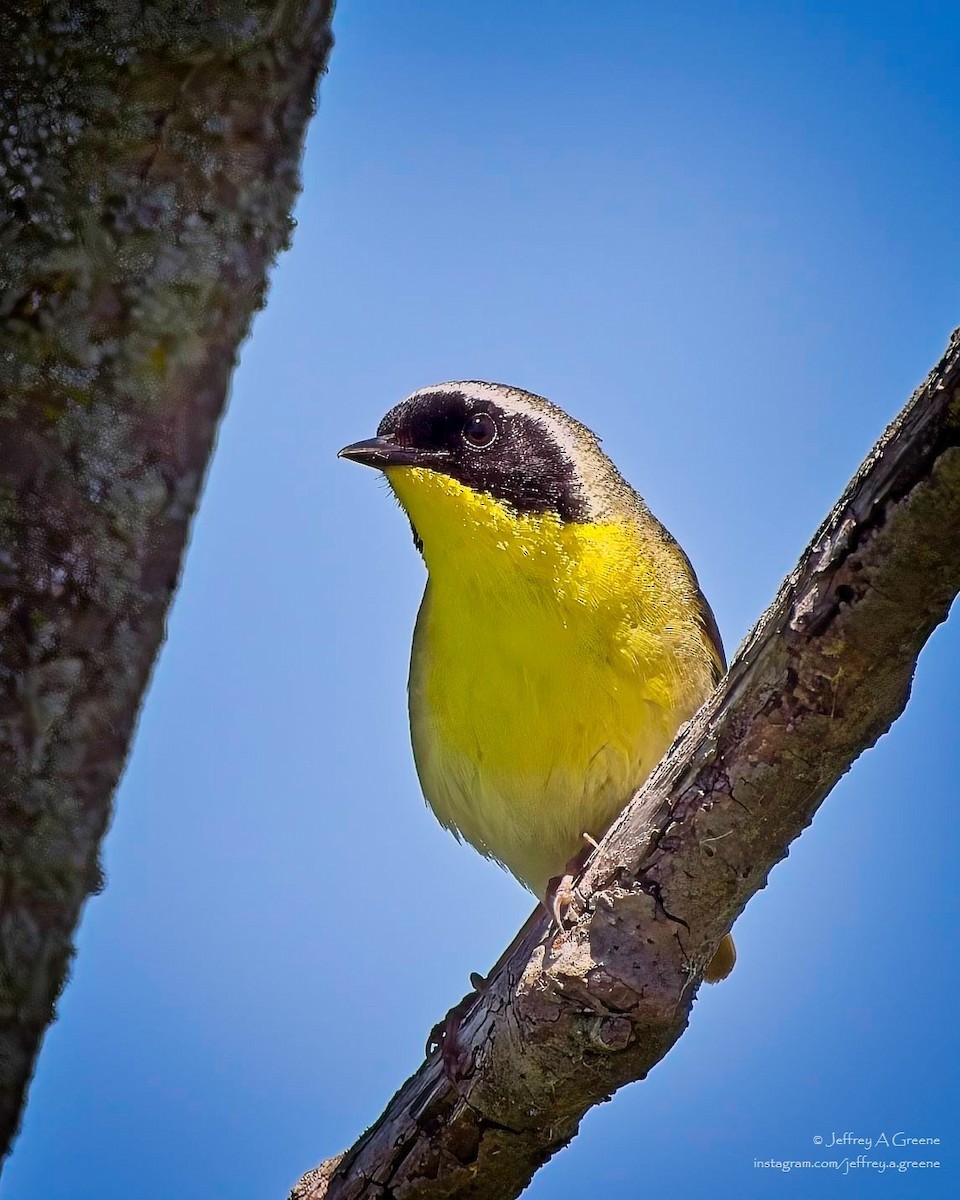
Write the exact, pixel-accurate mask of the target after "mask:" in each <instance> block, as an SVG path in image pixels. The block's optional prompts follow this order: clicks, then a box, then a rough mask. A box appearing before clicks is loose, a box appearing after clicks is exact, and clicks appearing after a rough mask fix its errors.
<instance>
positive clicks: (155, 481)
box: [0, 0, 333, 1157]
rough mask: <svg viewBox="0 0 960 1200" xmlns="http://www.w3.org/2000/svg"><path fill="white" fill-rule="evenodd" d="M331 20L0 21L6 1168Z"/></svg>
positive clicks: (35, 8) (141, 14)
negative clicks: (12, 1140)
mask: <svg viewBox="0 0 960 1200" xmlns="http://www.w3.org/2000/svg"><path fill="white" fill-rule="evenodd" d="M332 8H333V0H229V2H227V3H221V4H197V3H195V0H154V2H152V3H146V4H141V3H137V4H133V3H116V2H113V0H92V2H89V3H84V4H76V3H68V2H66V0H31V2H30V3H23V4H14V5H4V6H3V12H2V14H0V1157H2V1155H3V1154H5V1153H6V1151H7V1149H8V1148H9V1145H10V1142H11V1139H12V1138H13V1136H14V1134H15V1132H16V1129H17V1126H18V1124H19V1120H20V1114H21V1110H22V1106H23V1102H24V1096H25V1091H26V1087H27V1084H28V1082H29V1079H30V1076H31V1073H32V1071H33V1065H34V1062H35V1059H36V1055H37V1052H38V1049H39V1046H40V1040H41V1038H42V1036H43V1033H44V1030H45V1029H46V1027H47V1025H48V1024H49V1023H50V1021H51V1020H52V1019H53V1016H54V1005H55V1002H56V999H57V996H58V994H59V992H60V989H61V987H62V986H63V982H64V979H65V976H66V973H67V969H68V965H69V962H70V957H71V955H72V953H73V948H72V936H73V931H74V928H75V926H76V924H77V921H78V919H79V916H80V911H81V908H82V905H83V902H84V900H85V899H86V897H87V896H88V895H89V894H90V893H91V892H92V891H94V890H96V889H97V887H98V886H99V879H100V872H99V866H98V849H99V843H100V839H101V838H102V836H103V833H104V831H105V829H106V827H107V824H108V821H109V818H110V804H111V796H112V793H113V790H114V787H115V786H116V783H117V780H118V778H119V776H120V772H121V770H122V768H123V763H124V759H125V756H126V753H127V749H128V747H129V744H130V739H131V736H132V734H133V729H134V724H135V721H136V716H137V711H138V707H139V704H140V700H141V697H142V695H143V691H144V688H145V686H146V683H147V679H148V676H149V673H150V668H151V666H152V664H153V661H154V658H155V656H156V653H157V650H158V648H159V646H160V642H161V640H162V638H163V631H164V620H165V616H166V611H167V608H168V605H169V603H170V599H171V596H172V594H173V591H174V587H175V585H176V581H177V577H178V574H179V570H180V562H181V557H182V554H183V549H184V545H185V542H186V537H187V532H188V527H189V522H190V518H191V515H192V513H193V510H194V506H195V504H196V501H197V496H198V494H199V490H200V487H201V484H202V481H203V475H204V471H205V468H206V463H207V459H208V457H209V454H210V451H211V448H212V445H213V440H214V436H215V433H216V428H217V422H218V420H219V417H220V414H221V412H222V410H223V406H224V403H225V400H226V394H227V387H228V383H229V380H230V375H231V372H232V370H233V366H234V363H235V361H236V355H237V348H238V346H239V344H240V342H241V341H242V340H243V338H244V337H245V336H246V333H247V330H248V328H249V325H250V320H251V317H252V316H253V313H254V312H255V311H256V310H257V308H258V307H260V305H261V304H262V303H263V299H264V294H265V289H266V276H267V271H268V269H269V267H270V264H271V263H272V261H273V259H274V257H275V255H276V254H277V252H278V250H280V249H282V248H283V247H285V246H286V244H287V242H288V239H289V236H290V230H291V221H290V210H291V208H292V206H293V202H294V200H295V198H296V194H297V191H298V187H299V163H300V154H301V148H302V140H303V133H304V129H305V127H306V123H307V121H308V119H309V117H310V115H311V113H312V111H313V103H314V92H315V87H316V81H317V77H318V74H319V72H320V71H321V70H322V69H323V68H324V65H325V63H326V60H327V56H328V54H329V51H330V46H331V33H330V21H331V15H332Z"/></svg>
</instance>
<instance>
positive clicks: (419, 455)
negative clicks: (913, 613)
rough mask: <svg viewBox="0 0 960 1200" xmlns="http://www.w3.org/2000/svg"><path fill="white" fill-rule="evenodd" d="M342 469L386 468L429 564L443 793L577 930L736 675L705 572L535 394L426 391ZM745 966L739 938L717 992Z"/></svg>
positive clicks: (431, 670) (422, 737) (434, 793)
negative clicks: (670, 753)
mask: <svg viewBox="0 0 960 1200" xmlns="http://www.w3.org/2000/svg"><path fill="white" fill-rule="evenodd" d="M339 455H340V457H341V458H344V459H348V460H350V461H352V462H356V463H361V464H363V465H366V466H370V467H374V468H376V469H378V470H380V471H381V472H383V474H384V475H385V477H386V479H387V481H388V483H389V485H390V488H391V489H392V491H393V492H394V494H395V496H396V498H397V500H398V501H399V503H400V505H401V507H402V508H403V509H404V511H405V513H406V515H407V517H408V518H409V521H410V525H411V528H412V531H413V540H414V544H415V545H416V547H417V549H418V550H419V551H420V553H421V554H422V556H423V559H424V562H425V564H426V568H427V583H426V587H425V590H424V595H423V600H422V602H421V605H420V610H419V613H418V616H417V619H416V625H415V630H414V636H413V647H412V652H411V660H410V673H409V681H408V707H409V718H410V732H411V741H412V745H413V755H414V760H415V764H416V769H417V774H418V776H419V780H420V785H421V788H422V790H423V794H424V797H425V798H426V801H427V803H428V804H429V806H430V807H431V808H432V809H433V812H434V814H435V815H436V816H437V818H438V819H439V821H440V822H441V823H442V824H443V825H444V826H446V828H447V829H449V830H450V831H451V832H452V833H453V834H454V835H455V836H456V837H457V838H458V839H459V840H463V841H467V842H469V843H470V844H471V845H472V846H474V847H475V848H476V849H477V850H478V851H479V852H480V853H481V854H482V855H484V856H485V857H487V858H491V859H494V860H495V861H496V862H498V863H500V864H501V865H502V866H503V867H505V868H506V869H507V870H508V871H510V872H511V873H512V874H513V875H514V876H515V877H516V878H517V879H518V880H519V881H520V882H521V883H522V884H524V885H525V886H526V887H527V888H528V889H529V890H530V891H531V892H533V893H534V895H536V896H537V897H538V898H539V899H540V900H541V902H542V903H543V904H544V905H545V907H546V908H547V910H548V911H549V912H551V913H552V914H553V916H554V918H555V919H556V921H557V923H558V924H559V925H560V928H561V929H563V922H564V917H565V912H566V909H567V907H568V906H569V904H570V901H571V898H572V881H573V878H574V877H575V875H576V873H577V872H578V871H579V870H580V869H582V867H583V865H584V863H585V862H586V860H587V858H588V856H589V854H590V852H591V850H592V848H593V847H595V846H596V845H597V843H598V842H599V840H600V839H601V838H602V836H603V834H604V833H605V832H606V831H607V829H608V828H609V827H610V825H611V824H612V822H613V821H614V820H615V819H616V817H617V816H618V815H619V814H620V812H622V810H623V809H624V807H625V806H626V804H627V802H628V801H629V800H630V798H631V796H632V795H633V793H634V792H635V791H636V789H637V788H638V787H639V786H640V784H642V783H643V781H644V780H645V779H646V777H647V776H648V775H649V773H650V772H651V771H652V769H653V768H654V767H655V766H656V765H657V763H658V762H659V760H660V758H661V757H662V756H663V754H664V752H665V751H666V750H667V748H668V747H669V746H670V744H671V742H672V741H673V739H674V737H675V735H676V733H677V732H678V730H679V729H680V727H681V726H682V725H683V724H684V723H685V722H686V721H688V720H689V719H690V718H691V717H692V716H693V714H694V713H695V712H696V711H697V709H698V708H699V707H700V706H701V704H702V703H703V702H704V701H705V700H706V698H707V697H708V696H709V695H710V693H711V692H712V691H713V689H714V687H715V686H716V684H717V682H718V681H719V679H720V678H721V676H722V675H723V673H724V671H725V669H726V663H725V658H724V652H723V645H722V642H721V638H720V632H719V629H718V627H717V622H716V619H715V618H714V615H713V612H712V610H711V608H710V606H709V604H708V603H707V601H706V599H705V597H704V595H703V592H702V591H701V589H700V586H699V583H698V581H697V577H696V574H695V573H694V570H693V567H692V566H691V564H690V561H689V559H688V558H687V556H686V554H685V553H684V551H683V550H682V549H681V548H680V546H679V544H678V543H677V542H676V541H675V540H674V538H673V537H672V536H671V535H670V534H669V533H668V532H667V530H666V529H665V528H664V526H663V525H662V524H661V523H660V522H659V521H658V520H657V519H656V517H654V516H653V514H652V513H651V512H650V510H649V508H648V507H647V505H646V503H645V502H644V501H643V499H642V498H641V497H640V496H639V495H638V493H637V492H635V491H634V489H633V488H632V487H631V486H630V484H629V483H627V481H626V480H625V479H624V477H623V475H621V473H620V471H619V470H618V469H617V467H616V466H615V465H614V464H613V462H612V461H611V460H610V458H608V457H607V455H606V454H605V453H604V451H603V450H602V449H601V447H600V442H599V439H598V438H597V437H596V436H595V435H594V434H593V433H592V432H591V431H590V430H589V429H588V428H587V427H586V426H585V425H582V424H581V423H580V422H579V421H577V420H575V419H574V418H573V417H571V416H569V415H568V414H567V413H566V412H565V411H564V410H563V409H561V408H560V407H558V406H557V405H555V404H552V403H550V402H549V401H548V400H545V399H544V398H543V397H541V396H537V395H534V394H533V393H530V392H526V391H523V390H521V389H520V388H516V387H509V386H507V385H505V384H499V383H486V382H482V381H475V380H470V381H457V382H449V383H441V384H435V385H433V386H430V387H426V388H422V389H420V390H419V391H416V392H414V393H413V394H412V395H410V396H408V397H407V398H406V399H405V400H403V401H402V402H401V403H399V404H397V405H396V406H395V407H394V408H392V409H390V411H389V412H388V413H387V414H386V416H384V418H383V419H382V421H381V422H380V424H379V426H378V429H377V434H376V436H375V437H373V438H368V439H366V440H363V441H359V442H355V443H353V444H351V445H349V446H345V447H344V448H343V449H342V450H341V451H340V452H339ZM735 960H736V951H735V948H734V944H733V940H732V938H731V937H730V935H729V933H728V934H727V935H726V936H725V937H724V938H723V940H722V941H721V942H720V943H719V945H718V947H717V949H716V951H715V952H714V954H713V957H712V959H711V960H710V962H709V963H708V964H707V966H706V969H705V971H704V978H705V979H707V980H708V981H710V982H716V981H718V980H719V979H722V978H724V977H725V976H726V975H728V974H729V972H730V971H731V970H732V968H733V965H734V962H735Z"/></svg>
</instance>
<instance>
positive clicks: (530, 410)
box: [340, 381, 629, 542]
mask: <svg viewBox="0 0 960 1200" xmlns="http://www.w3.org/2000/svg"><path fill="white" fill-rule="evenodd" d="M340 457H341V458H347V459H350V460H351V461H353V462H359V463H363V464H365V465H366V466H371V467H377V468H378V469H379V470H381V471H383V472H384V473H385V474H386V476H387V479H388V480H389V482H390V484H391V486H392V487H393V490H394V491H395V492H396V494H397V496H398V498H399V500H400V502H401V504H402V505H403V507H404V508H405V509H406V511H407V515H408V516H409V517H410V520H411V522H412V524H413V526H414V531H415V536H417V538H418V542H419V540H420V538H427V539H428V540H429V531H430V527H431V525H432V524H433V520H432V518H433V516H434V514H435V513H438V512H439V511H440V510H441V509H442V510H444V513H445V515H446V517H447V518H449V517H450V516H451V515H453V516H454V517H455V515H456V513H457V512H458V511H459V513H460V515H461V516H462V517H463V518H464V520H465V521H469V522H470V523H476V522H478V521H483V522H484V523H487V524H492V525H496V524H497V523H498V522H499V521H504V520H522V519H523V518H526V517H537V516H539V517H546V518H548V519H552V520H553V521H555V522H558V523H561V524H567V523H572V522H575V523H584V522H591V521H599V520H604V519H609V517H610V515H611V514H612V512H613V510H614V508H615V507H616V503H617V501H618V499H622V492H623V491H624V490H626V491H627V492H629V488H628V487H627V485H626V484H625V483H624V481H623V479H622V477H621V476H620V474H619V472H618V471H617V469H616V467H614V465H613V463H611V462H610V460H609V459H608V458H607V457H606V455H605V454H604V453H603V452H602V451H601V449H600V447H599V443H598V441H597V439H596V437H595V436H594V435H593V434H592V433H591V432H590V430H589V429H587V428H586V427H585V426H584V425H581V424H580V423H579V422H578V421H575V420H574V419H573V418H572V417H570V416H568V415H567V414H566V413H565V412H564V411H563V410H562V409H560V408H557V407H556V405H554V404H551V403H550V402H549V401H547V400H544V399H543V398H542V397H540V396H534V395H532V394H531V393H529V392H524V391H521V390H519V389H518V388H511V387H507V386H505V385H503V384H497V383H480V382H474V381H469V382H457V383H442V384H437V385H435V386H433V387H427V388H422V389H421V390H420V391H418V392H414V393H413V395H412V396H408V397H407V399H406V400H404V401H402V402H401V403H400V404H398V405H396V407H395V408H392V409H391V410H390V411H389V412H388V413H387V415H386V416H385V417H384V418H383V420H382V421H381V422H380V426H379V428H378V429H377V436H376V437H374V438H370V439H368V440H367V441H362V442H355V443H354V444H353V445H350V446H345V447H344V449H343V450H341V451H340ZM446 523H447V522H446V521H445V524H446Z"/></svg>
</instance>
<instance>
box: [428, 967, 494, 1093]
mask: <svg viewBox="0 0 960 1200" xmlns="http://www.w3.org/2000/svg"><path fill="white" fill-rule="evenodd" d="M470 984H471V986H472V988H473V991H471V992H468V993H467V994H466V995H465V996H464V998H463V999H462V1000H461V1001H460V1003H459V1004H455V1005H454V1006H453V1008H451V1009H450V1011H449V1012H448V1013H447V1015H446V1016H445V1017H444V1018H443V1020H442V1021H438V1022H437V1023H436V1025H434V1027H433V1028H432V1029H431V1030H430V1036H429V1037H428V1038H427V1046H426V1052H427V1054H428V1055H429V1054H432V1053H433V1051H434V1050H439V1051H440V1058H441V1061H442V1063H443V1070H444V1073H445V1074H446V1076H447V1078H448V1079H449V1080H450V1082H451V1083H453V1084H456V1082H457V1081H458V1080H459V1079H463V1078H464V1077H465V1076H466V1074H467V1071H468V1070H469V1068H470V1065H471V1064H470V1062H469V1061H468V1060H467V1056H466V1054H465V1052H464V1048H463V1046H462V1045H461V1043H460V1027H461V1025H462V1024H463V1020H464V1017H466V1015H467V1013H468V1012H469V1011H470V1009H471V1008H472V1007H473V1005H474V1003H475V1002H476V1001H477V1000H478V999H479V998H480V997H481V996H482V995H483V993H484V992H485V991H486V990H487V985H488V980H487V979H485V978H484V976H483V975H479V974H477V972H476V971H471V973H470Z"/></svg>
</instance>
